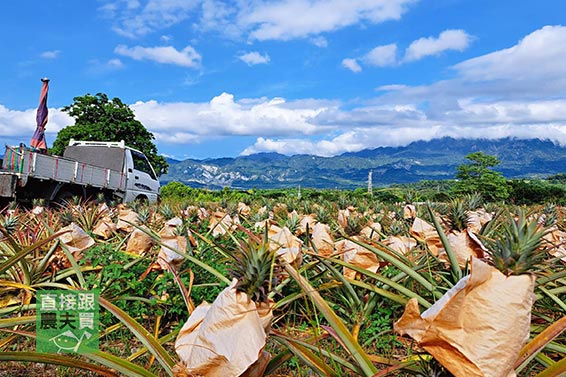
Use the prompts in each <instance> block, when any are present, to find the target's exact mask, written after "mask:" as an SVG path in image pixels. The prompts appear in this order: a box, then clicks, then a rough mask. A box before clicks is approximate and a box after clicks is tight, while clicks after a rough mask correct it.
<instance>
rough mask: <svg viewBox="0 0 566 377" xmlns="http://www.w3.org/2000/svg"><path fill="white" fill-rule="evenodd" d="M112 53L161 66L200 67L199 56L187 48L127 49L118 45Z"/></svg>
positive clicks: (137, 47) (140, 47)
mask: <svg viewBox="0 0 566 377" xmlns="http://www.w3.org/2000/svg"><path fill="white" fill-rule="evenodd" d="M114 52H115V53H116V54H119V55H123V56H128V57H130V58H132V59H134V60H151V61H154V62H157V63H162V64H173V65H178V66H181V67H189V68H196V67H199V66H200V62H201V56H200V55H199V53H198V52H196V50H195V49H194V48H193V47H191V46H187V47H185V48H184V49H182V50H177V49H175V48H174V47H172V46H163V47H142V46H135V47H127V46H124V45H118V46H117V47H116V48H115V49H114Z"/></svg>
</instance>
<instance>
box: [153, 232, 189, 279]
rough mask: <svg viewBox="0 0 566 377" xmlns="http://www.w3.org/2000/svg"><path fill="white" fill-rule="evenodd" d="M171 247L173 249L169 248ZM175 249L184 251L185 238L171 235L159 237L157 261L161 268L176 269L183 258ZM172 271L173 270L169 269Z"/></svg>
mask: <svg viewBox="0 0 566 377" xmlns="http://www.w3.org/2000/svg"><path fill="white" fill-rule="evenodd" d="M171 249H173V250H171ZM175 250H179V251H181V252H183V253H184V252H186V250H187V239H186V238H185V237H183V236H172V237H162V238H161V250H159V254H158V255H157V263H158V264H159V266H161V268H162V269H164V270H166V271H171V269H175V270H177V269H178V268H179V266H180V265H181V264H182V263H183V260H184V259H185V258H184V257H183V256H182V255H181V254H179V253H176V252H175ZM171 272H173V271H171Z"/></svg>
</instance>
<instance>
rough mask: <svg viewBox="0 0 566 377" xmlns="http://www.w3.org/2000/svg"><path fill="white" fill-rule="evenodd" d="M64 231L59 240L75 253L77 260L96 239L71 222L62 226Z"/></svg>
mask: <svg viewBox="0 0 566 377" xmlns="http://www.w3.org/2000/svg"><path fill="white" fill-rule="evenodd" d="M60 231H61V232H66V233H63V234H61V235H60V236H59V240H60V241H61V243H62V244H64V245H65V246H66V247H67V249H69V251H70V252H71V253H72V254H73V256H74V257H75V259H76V260H79V259H80V258H81V257H82V252H83V251H84V250H86V249H88V248H89V247H91V246H92V245H94V240H93V239H92V237H91V236H89V235H88V234H87V233H86V232H85V231H84V230H82V228H81V227H80V226H78V225H77V224H75V223H71V224H69V225H68V226H66V227H64V228H61V230H60Z"/></svg>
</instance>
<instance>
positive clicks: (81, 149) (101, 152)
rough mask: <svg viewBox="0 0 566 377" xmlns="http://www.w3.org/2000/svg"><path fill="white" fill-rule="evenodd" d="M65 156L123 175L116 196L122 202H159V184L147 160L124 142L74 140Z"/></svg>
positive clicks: (66, 150)
mask: <svg viewBox="0 0 566 377" xmlns="http://www.w3.org/2000/svg"><path fill="white" fill-rule="evenodd" d="M64 157H67V158H70V159H73V160H76V161H79V162H83V163H87V164H90V165H95V166H99V167H102V168H107V169H109V170H111V171H119V172H121V173H122V175H121V177H120V182H119V185H118V186H119V189H118V190H117V191H116V192H114V195H115V196H118V197H120V198H121V199H122V201H123V202H130V201H134V200H147V201H149V202H155V201H157V200H159V189H160V184H159V180H158V178H157V174H155V170H153V167H152V166H151V164H150V163H149V160H148V159H147V157H146V156H145V155H144V154H143V153H142V152H140V151H138V150H137V149H134V148H131V147H128V146H126V145H125V143H124V141H123V140H122V141H119V142H102V141H79V140H74V139H71V140H70V142H69V146H68V147H67V148H66V149H65V153H64Z"/></svg>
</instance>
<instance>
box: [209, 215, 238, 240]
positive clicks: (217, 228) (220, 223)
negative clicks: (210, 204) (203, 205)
mask: <svg viewBox="0 0 566 377" xmlns="http://www.w3.org/2000/svg"><path fill="white" fill-rule="evenodd" d="M208 229H209V230H212V236H213V237H217V236H220V235H223V234H226V233H227V232H228V231H230V230H231V229H232V218H231V217H230V216H229V215H228V214H226V213H224V212H220V211H218V212H215V213H214V215H213V216H211V217H210V223H209V224H208Z"/></svg>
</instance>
